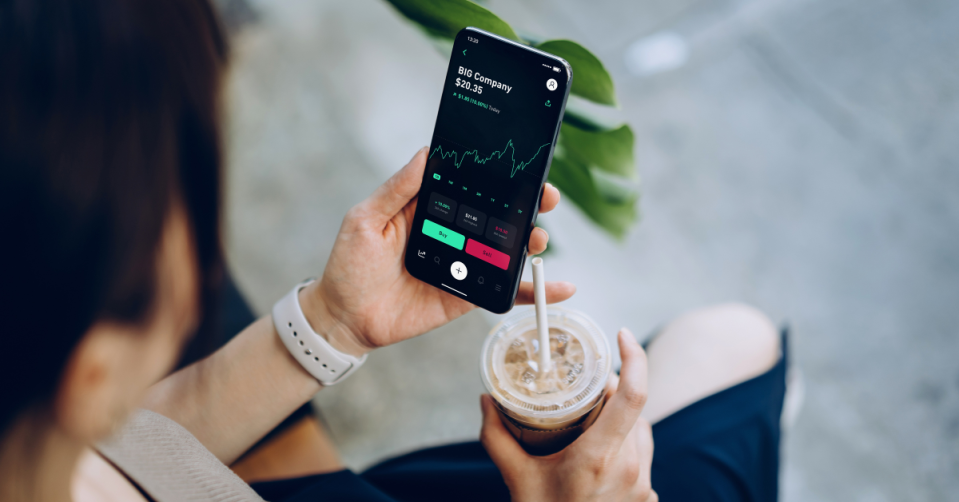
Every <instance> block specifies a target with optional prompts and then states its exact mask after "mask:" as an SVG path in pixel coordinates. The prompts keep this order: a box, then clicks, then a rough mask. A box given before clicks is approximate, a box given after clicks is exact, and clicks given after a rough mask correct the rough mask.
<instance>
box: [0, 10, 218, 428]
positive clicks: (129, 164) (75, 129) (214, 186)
mask: <svg viewBox="0 0 959 502" xmlns="http://www.w3.org/2000/svg"><path fill="white" fill-rule="evenodd" d="M225 59H226V46H225V40H224V38H223V36H222V34H221V29H220V27H219V24H218V22H217V20H216V16H215V15H214V12H213V9H212V8H211V6H210V4H209V3H208V2H207V1H206V0H44V1H36V0H0V235H2V236H3V237H2V242H3V244H2V245H0V248H2V251H0V257H2V261H0V277H2V290H3V297H2V298H0V320H2V322H3V328H2V332H0V389H2V390H0V432H2V430H3V429H4V428H5V427H6V426H7V425H8V423H9V420H11V419H12V418H13V417H15V416H17V414H18V413H19V412H20V411H21V410H23V409H25V408H26V407H28V406H31V405H32V404H35V403H42V402H43V401H44V400H47V399H49V398H50V397H51V396H52V394H53V392H54V391H55V390H56V387H57V384H58V382H59V379H60V375H61V372H62V370H63V368H64V366H65V364H66V361H67V358H68V356H69V354H70V353H71V352H72V351H73V349H74V347H75V346H76V344H77V342H78V341H79V340H80V339H81V337H82V336H83V334H84V333H85V332H86V331H87V330H88V329H89V327H90V326H91V325H92V323H93V322H94V321H96V320H100V319H111V320H116V321H120V322H130V323H139V322H142V321H144V320H145V319H146V317H147V316H148V315H149V313H150V309H151V306H152V304H153V296H154V290H155V283H156V279H157V277H156V251H157V248H158V244H159V241H160V238H161V233H162V229H163V224H164V222H165V220H166V218H167V217H168V216H169V214H170V208H171V204H173V203H174V202H175V201H182V202H183V204H184V206H185V209H186V211H187V214H188V216H189V219H190V222H191V224H192V230H193V232H194V240H195V242H196V253H197V259H198V263H199V265H200V270H201V272H202V277H201V283H202V288H203V293H202V298H203V303H204V305H203V307H204V310H205V311H206V312H208V311H209V309H208V307H210V306H211V305H212V304H213V296H214V291H215V288H216V286H217V281H218V278H219V275H220V274H221V272H220V269H221V247H220V238H219V220H220V199H221V196H220V170H221V162H222V153H221V146H220V123H219V111H218V108H219V105H218V94H219V87H220V80H221V74H222V68H223V65H224V62H225ZM205 318H207V319H208V318H209V316H205Z"/></svg>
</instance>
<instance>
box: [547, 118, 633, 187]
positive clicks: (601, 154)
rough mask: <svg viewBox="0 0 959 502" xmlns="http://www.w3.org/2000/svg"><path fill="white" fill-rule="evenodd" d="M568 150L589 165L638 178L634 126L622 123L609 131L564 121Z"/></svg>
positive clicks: (563, 140) (562, 133) (564, 141)
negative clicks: (585, 129) (582, 126)
mask: <svg viewBox="0 0 959 502" xmlns="http://www.w3.org/2000/svg"><path fill="white" fill-rule="evenodd" d="M559 138H560V143H561V144H562V145H563V148H564V150H565V154H566V155H567V156H568V157H570V158H571V159H573V160H575V161H577V162H579V163H580V164H584V165H586V166H590V167H595V168H598V169H602V170H603V171H606V172H607V173H610V174H614V175H616V176H621V177H623V178H626V179H630V180H635V179H636V177H637V176H636V161H635V159H634V157H633V143H634V141H635V140H634V137H633V130H632V129H630V127H629V125H627V124H623V125H621V126H619V127H617V128H616V129H612V130H609V131H584V130H583V129H580V128H579V127H576V126H574V125H573V124H570V123H564V124H563V127H562V128H561V129H560V131H559Z"/></svg>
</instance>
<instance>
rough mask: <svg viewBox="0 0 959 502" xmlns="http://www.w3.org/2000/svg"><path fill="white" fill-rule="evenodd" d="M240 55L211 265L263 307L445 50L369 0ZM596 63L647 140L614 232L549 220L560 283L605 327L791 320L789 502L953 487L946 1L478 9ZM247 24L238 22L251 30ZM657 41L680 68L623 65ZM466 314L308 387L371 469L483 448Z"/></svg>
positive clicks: (316, 260)
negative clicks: (739, 306)
mask: <svg viewBox="0 0 959 502" xmlns="http://www.w3.org/2000/svg"><path fill="white" fill-rule="evenodd" d="M251 5H252V11H253V12H254V13H255V14H256V16H255V20H254V21H252V22H250V23H249V24H246V25H245V26H244V27H243V28H242V29H240V30H239V31H238V33H237V34H236V36H235V40H234V52H233V75H232V78H231V81H230V87H229V93H228V97H229V99H228V101H229V108H230V130H229V152H230V170H229V176H228V218H229V225H228V236H227V241H228V253H229V260H230V263H231V266H232V267H233V269H234V271H235V274H236V276H237V278H238V281H239V283H240V285H241V286H242V287H243V289H244V290H245V292H246V293H247V294H248V296H249V297H250V299H251V300H252V301H253V303H254V305H255V307H256V309H257V310H258V311H259V312H266V311H267V310H268V308H269V306H270V305H271V304H272V302H273V301H274V300H275V299H276V298H278V297H279V296H280V295H282V294H283V293H284V292H285V291H286V290H287V288H289V287H290V286H291V285H292V284H294V283H295V282H296V281H298V280H300V279H301V278H303V277H306V276H310V275H318V274H319V273H320V272H321V271H322V268H323V265H324V263H325V261H326V256H327V254H328V253H329V249H330V247H331V246H332V242H333V238H334V236H335V234H336V231H337V228H338V227H339V222H340V219H341V218H342V216H343V214H344V213H345V212H346V210H347V209H348V208H349V207H350V206H351V205H353V204H355V203H356V202H358V201H359V200H361V199H362V198H363V197H365V196H366V195H367V194H369V193H370V192H371V191H372V190H373V188H374V187H375V186H377V185H378V184H379V183H381V182H382V181H383V180H384V179H386V177H388V176H389V174H390V173H392V172H393V171H395V170H396V169H397V168H398V167H400V166H402V165H403V164H404V163H405V162H406V161H407V160H408V158H409V157H410V156H411V155H412V154H413V153H414V152H415V151H416V150H417V148H419V147H420V146H422V145H424V144H426V143H428V142H429V139H430V134H431V132H432V127H433V121H434V118H435V112H436V106H437V103H438V99H439V94H440V89H441V82H442V79H443V75H444V72H445V68H446V61H445V60H444V59H443V58H442V57H441V56H439V55H438V53H437V52H436V51H435V50H434V49H433V48H432V46H431V45H430V44H429V43H427V42H426V41H425V40H424V39H423V37H422V36H421V35H420V34H419V32H418V31H417V30H415V29H414V28H412V27H411V26H410V25H409V24H407V23H406V22H405V21H404V20H403V19H401V18H400V17H399V16H398V15H396V14H395V13H394V12H393V11H392V10H391V8H390V7H389V6H388V5H387V4H385V3H383V2H379V1H374V0H363V1H359V0H356V1H352V2H333V1H319V0H282V1H279V0H272V1H269V2H267V1H265V0H264V1H262V2H253V3H252V4H251ZM488 5H489V6H490V7H491V8H492V9H493V10H494V11H495V12H498V13H499V14H500V15H501V16H502V17H504V18H505V19H507V20H508V21H510V22H511V23H513V25H514V26H515V27H517V28H520V29H522V30H525V31H526V32H530V33H536V34H540V35H543V36H546V37H551V38H561V37H562V38H571V39H574V40H577V41H580V42H582V43H583V44H584V45H586V46H587V47H589V48H591V49H592V50H594V51H595V52H596V53H597V54H598V55H599V56H600V57H601V58H602V59H603V60H604V61H605V62H606V63H607V65H608V67H609V69H610V71H611V72H612V73H613V76H614V78H615V80H616V84H617V90H618V92H619V96H620V100H621V103H622V107H621V110H620V111H619V112H618V113H619V115H620V116H621V118H623V119H625V120H628V121H629V122H630V123H631V124H632V125H633V127H634V129H635V131H636V135H637V150H636V154H637V159H638V164H639V171H640V175H641V176H642V178H643V199H642V202H641V206H642V212H643V219H642V221H641V222H640V224H639V225H638V226H637V227H636V229H635V230H634V231H633V232H632V233H631V234H630V236H629V237H628V238H627V239H626V240H625V241H624V242H622V243H616V242H613V241H611V240H609V239H608V238H606V237H605V236H604V235H602V234H601V233H600V232H598V231H597V230H596V229H595V228H593V227H592V225H590V224H589V223H588V222H587V221H586V220H585V219H584V218H583V217H582V216H581V215H580V214H579V213H578V212H577V210H576V209H575V208H573V207H572V206H570V205H566V206H565V207H561V208H560V209H559V210H557V211H556V213H555V214H550V215H548V216H545V217H544V218H543V221H544V223H545V225H546V227H547V228H548V229H549V231H550V235H551V237H552V239H553V243H554V253H553V254H552V256H550V257H549V258H548V270H549V274H550V275H551V276H552V277H557V278H564V279H569V280H572V281H574V282H575V283H576V284H577V286H578V287H579V292H578V294H577V296H576V297H575V298H574V299H572V300H570V301H569V302H568V305H569V306H570V307H573V308H579V309H583V310H585V311H588V312H589V313H591V314H592V316H593V317H594V318H596V319H597V320H598V321H599V322H600V324H602V325H603V327H604V328H605V329H606V330H607V331H608V332H609V333H610V334H612V333H614V332H615V330H616V329H617V328H618V327H619V326H622V325H625V326H629V327H631V328H632V329H633V330H634V331H635V332H637V333H645V332H648V331H649V330H650V329H652V328H653V327H655V326H656V325H658V324H660V323H662V322H663V321H665V320H668V319H669V318H671V317H673V316H675V315H677V314H679V313H681V312H683V311H684V310H686V309H689V308H692V307H696V306H700V305H705V304H709V303H713V302H718V301H726V300H742V301H747V302H750V303H753V304H755V305H757V306H759V307H761V308H763V309H764V310H766V311H767V312H769V313H770V315H771V316H772V317H773V318H774V319H777V320H784V321H785V320H788V321H789V322H790V323H791V325H792V326H793V328H794V334H795V336H794V337H793V346H794V349H795V350H794V354H795V359H796V361H797V363H798V365H799V366H801V368H802V370H803V373H804V378H805V384H806V385H805V387H806V400H805V405H804V407H803V409H802V412H801V413H800V415H799V417H798V421H797V422H796V424H795V426H794V427H793V428H792V429H791V430H790V431H789V432H788V434H787V435H786V444H785V449H784V453H785V464H784V469H783V485H782V495H783V498H784V500H787V501H800V500H802V501H806V500H827V501H870V502H872V501H886V500H889V501H894V500H912V501H941V500H956V493H959V365H957V364H956V363H955V360H956V357H957V355H959V337H957V336H956V335H957V326H959V309H957V306H959V197H957V196H956V195H955V194H956V193H957V192H959V167H957V164H959V142H957V140H956V138H957V136H959V65H957V64H956V61H957V57H959V36H956V33H957V30H956V27H957V26H959V3H957V2H954V1H949V0H924V1H916V0H912V1H909V0H765V1H761V0H721V1H717V2H705V1H697V0H671V1H668V2H667V1H662V0H640V1H632V2H612V1H592V2H589V3H588V4H587V3H586V2H577V1H574V0H561V1H554V2H546V1H536V0H524V1H517V0H512V1H505V0H500V1H495V0H494V1H490V2H489V3H488ZM251 19H252V18H251ZM664 31H669V32H673V33H675V34H677V35H679V36H680V37H682V39H683V40H685V41H686V43H687V44H688V48H689V59H688V61H687V62H686V63H685V65H683V66H682V67H681V68H678V69H675V70H672V71H669V72H664V73H659V74H655V75H651V76H645V77H637V76H634V75H632V74H631V73H630V72H629V71H628V68H627V64H626V62H625V60H624V54H625V53H626V52H627V49H628V48H629V47H630V46H631V44H633V43H634V42H635V41H636V40H639V39H642V38H643V37H647V36H649V35H653V34H656V33H662V32H664ZM495 321H496V316H493V315H490V314H486V313H480V312H474V313H472V314H469V315H467V316H465V317H464V318H462V319H460V320H458V321H456V322H454V323H452V324H450V325H449V326H446V327H444V328H442V329H440V330H437V331H436V332H433V333H429V334H427V335H424V336H422V337H420V338H418V339H415V340H411V341H409V342H405V343H403V344H400V345H397V346H393V347H389V348H386V349H383V350H381V351H378V352H376V353H374V354H373V355H371V356H370V361H369V362H368V363H367V366H366V367H364V369H363V371H361V372H359V373H358V374H357V375H356V376H355V377H353V378H352V379H351V380H349V381H347V382H346V383H344V384H343V385H341V386H337V387H334V388H331V389H327V390H324V391H323V392H321V393H320V395H319V396H318V397H317V403H318V404H319V405H320V406H321V408H322V410H323V414H324V415H325V417H326V419H327V420H328V422H329V425H330V428H331V430H332V433H333V435H334V439H335V441H336V442H337V444H338V445H339V447H340V448H341V450H342V452H343V456H344V459H345V460H346V461H347V462H348V464H349V465H351V466H353V467H355V468H362V467H364V466H367V465H369V464H371V463H372V462H375V461H376V460H377V459H380V458H383V457H385V456H389V455H394V454H397V453H401V452H404V451H408V450H410V449H413V448H418V447H421V446H424V445H432V444H439V443H443V442H448V441H452V440H464V439H471V438H475V437H476V435H477V431H478V429H479V410H478V403H477V396H478V395H479V393H480V392H481V390H482V388H481V384H480V382H479V374H478V364H477V359H478V353H479V347H480V345H481V343H482V340H483V338H484V336H485V334H486V332H487V331H488V330H489V327H490V326H491V325H492V323H494V322H495Z"/></svg>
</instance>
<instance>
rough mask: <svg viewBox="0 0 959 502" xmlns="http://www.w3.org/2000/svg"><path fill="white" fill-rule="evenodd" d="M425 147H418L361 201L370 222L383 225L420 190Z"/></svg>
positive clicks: (424, 162)
mask: <svg viewBox="0 0 959 502" xmlns="http://www.w3.org/2000/svg"><path fill="white" fill-rule="evenodd" d="M426 151H427V147H425V146H424V147H423V148H420V150H419V151H418V152H416V155H414V156H413V158H412V159H411V160H410V162H409V163H408V164H406V165H405V166H403V168H402V169H400V170H399V171H397V172H396V174H394V175H393V176H391V177H390V179H388V180H386V183H383V184H382V185H380V186H379V188H377V189H376V191H375V192H373V195H370V197H369V198H367V199H366V200H365V201H364V202H363V206H365V207H364V209H365V211H363V212H364V213H365V214H366V216H367V217H370V218H372V222H373V223H375V224H377V225H379V224H382V225H385V224H386V222H388V221H389V220H390V219H392V218H393V217H394V216H396V213H398V212H400V210H401V209H403V207H405V206H406V205H407V204H408V203H409V202H410V200H411V199H412V198H413V197H416V194H417V193H418V192H419V191H420V185H422V184H423V170H424V169H425V168H426Z"/></svg>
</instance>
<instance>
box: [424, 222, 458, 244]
mask: <svg viewBox="0 0 959 502" xmlns="http://www.w3.org/2000/svg"><path fill="white" fill-rule="evenodd" d="M423 233H424V234H426V235H428V236H430V237H432V238H434V239H436V240H438V241H440V242H442V243H444V244H449V245H450V246H453V247H454V248H456V249H459V250H462V249H463V244H464V243H465V242H466V238H465V237H463V234H458V233H456V232H454V231H452V230H450V229H448V228H446V227H442V226H440V225H437V224H436V223H433V222H432V221H430V220H425V219H424V220H423Z"/></svg>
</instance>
